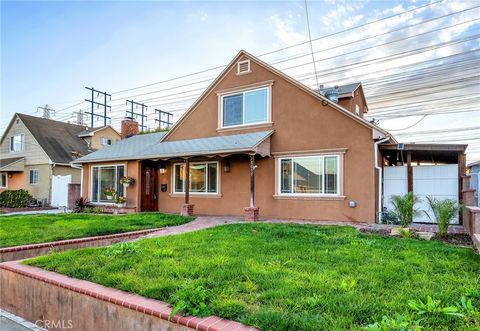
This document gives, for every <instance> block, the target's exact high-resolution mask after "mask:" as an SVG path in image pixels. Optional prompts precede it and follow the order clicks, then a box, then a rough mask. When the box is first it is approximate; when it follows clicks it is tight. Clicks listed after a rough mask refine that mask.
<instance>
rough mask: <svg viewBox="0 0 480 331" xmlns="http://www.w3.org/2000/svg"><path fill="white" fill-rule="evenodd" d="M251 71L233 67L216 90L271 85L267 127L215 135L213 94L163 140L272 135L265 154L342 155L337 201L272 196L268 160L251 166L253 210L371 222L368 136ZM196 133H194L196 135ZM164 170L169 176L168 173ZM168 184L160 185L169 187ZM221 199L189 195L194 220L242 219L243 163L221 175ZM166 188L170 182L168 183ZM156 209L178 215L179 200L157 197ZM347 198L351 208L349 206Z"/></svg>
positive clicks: (245, 197) (260, 71)
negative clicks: (209, 217)
mask: <svg viewBox="0 0 480 331" xmlns="http://www.w3.org/2000/svg"><path fill="white" fill-rule="evenodd" d="M251 69H252V73H250V74H245V75H236V68H235V67H234V68H233V69H232V70H230V72H228V73H227V74H226V75H225V77H224V78H223V79H222V80H221V81H220V83H219V84H218V85H217V86H216V87H215V89H214V92H215V91H221V90H226V89H232V88H238V87H242V86H245V85H249V84H255V83H259V82H267V81H271V80H273V86H272V97H271V98H272V99H271V102H272V122H273V123H272V124H270V125H268V124H267V125H261V126H257V127H250V128H242V129H235V130H231V129H229V130H224V129H221V130H218V96H217V94H216V93H214V92H213V93H210V94H209V95H207V96H206V97H205V99H204V100H203V101H202V102H201V103H200V104H199V105H198V107H197V108H196V109H195V110H194V111H193V112H191V113H190V114H189V115H188V116H187V117H186V118H185V120H184V121H183V123H181V125H179V126H178V127H176V129H175V130H174V131H171V133H170V135H169V136H168V138H167V141H168V140H181V139H192V138H201V137H210V136H216V135H223V134H235V133H246V132H252V131H260V130H267V129H273V130H275V133H274V134H273V136H272V137H271V152H272V153H273V155H275V153H282V152H292V151H312V150H331V149H346V153H345V155H344V160H343V171H342V173H341V176H342V177H343V196H344V197H341V198H339V199H335V200H332V199H325V198H324V199H322V198H315V199H313V198H288V199H287V198H282V199H280V198H276V197H274V195H275V158H274V157H270V158H266V159H262V160H258V161H257V165H258V168H257V170H256V174H255V205H256V206H257V207H260V217H261V218H297V219H298V218H304V219H323V220H339V221H342V220H343V221H362V222H374V220H375V171H374V151H373V147H374V144H373V140H372V130H371V128H368V127H366V126H364V125H362V124H360V123H358V122H356V121H354V120H352V119H351V118H349V117H347V116H346V115H344V114H342V113H340V112H339V111H337V110H335V109H333V108H331V107H330V106H323V105H322V103H321V102H320V101H319V100H318V99H316V98H314V97H313V96H311V95H310V94H308V93H306V92H304V91H302V90H301V89H299V88H297V87H295V86H294V85H292V84H291V83H290V82H288V81H286V80H284V79H282V78H281V77H279V76H277V75H275V74H274V73H272V72H270V71H268V70H266V69H264V68H263V67H261V66H259V65H257V64H256V63H255V62H254V61H251ZM199 128H201V129H199ZM167 172H168V173H169V174H170V176H171V169H170V168H169V169H168V170H167ZM170 176H169V177H168V179H162V177H160V178H161V181H162V180H167V181H170V178H171V177H170ZM220 181H221V197H215V198H212V197H196V196H194V195H192V197H191V199H190V203H192V204H195V213H197V214H235V215H241V214H242V212H243V208H244V207H246V206H248V201H249V168H248V161H247V159H246V157H244V158H243V159H242V158H241V157H237V158H236V160H235V161H234V162H231V171H230V173H224V172H223V171H222V172H221V174H220ZM169 186H170V188H169V191H170V189H171V186H172V185H171V183H170V185H169ZM159 200H160V201H159V208H160V210H162V211H169V212H178V211H179V210H180V205H181V204H182V203H183V200H182V198H181V197H174V196H170V195H168V194H165V193H161V195H160V199H159ZM350 200H354V201H356V203H357V207H355V208H349V207H348V202H349V201H350Z"/></svg>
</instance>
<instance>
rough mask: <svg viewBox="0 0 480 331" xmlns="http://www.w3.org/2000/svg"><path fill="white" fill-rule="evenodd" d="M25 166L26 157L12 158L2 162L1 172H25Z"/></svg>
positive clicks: (0, 163) (0, 164)
mask: <svg viewBox="0 0 480 331" xmlns="http://www.w3.org/2000/svg"><path fill="white" fill-rule="evenodd" d="M24 166H25V158H24V157H12V158H9V159H1V160H0V171H3V172H14V171H23V168H24Z"/></svg>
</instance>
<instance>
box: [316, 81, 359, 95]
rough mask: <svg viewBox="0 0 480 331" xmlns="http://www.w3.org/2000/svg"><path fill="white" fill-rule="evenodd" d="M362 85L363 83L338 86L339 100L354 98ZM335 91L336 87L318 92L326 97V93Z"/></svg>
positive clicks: (321, 89)
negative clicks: (354, 93) (354, 94)
mask: <svg viewBox="0 0 480 331" xmlns="http://www.w3.org/2000/svg"><path fill="white" fill-rule="evenodd" d="M361 85H362V83H360V82H356V83H350V84H345V85H338V86H337V88H338V93H339V95H338V97H339V98H348V97H353V92H355V91H356V90H357V89H358V88H359V87H360V86H361ZM334 89H335V87H334V86H332V87H326V88H320V89H319V90H317V92H318V93H320V94H321V95H323V96H325V93H326V92H328V91H332V90H334Z"/></svg>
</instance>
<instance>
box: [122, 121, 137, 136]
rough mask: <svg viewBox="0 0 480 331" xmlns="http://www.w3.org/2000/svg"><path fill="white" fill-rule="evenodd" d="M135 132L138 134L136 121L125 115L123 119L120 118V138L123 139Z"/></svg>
mask: <svg viewBox="0 0 480 331" xmlns="http://www.w3.org/2000/svg"><path fill="white" fill-rule="evenodd" d="M136 134H138V122H137V121H135V120H134V119H133V118H131V117H125V119H124V120H122V129H121V132H120V136H121V137H122V139H125V138H128V137H131V136H134V135H136Z"/></svg>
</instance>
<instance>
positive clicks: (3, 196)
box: [0, 189, 32, 208]
mask: <svg viewBox="0 0 480 331" xmlns="http://www.w3.org/2000/svg"><path fill="white" fill-rule="evenodd" d="M30 200H32V196H31V195H30V193H28V191H27V190H24V189H20V190H6V191H3V192H1V193H0V207H5V208H25V207H27V206H28V203H29V202H30Z"/></svg>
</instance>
